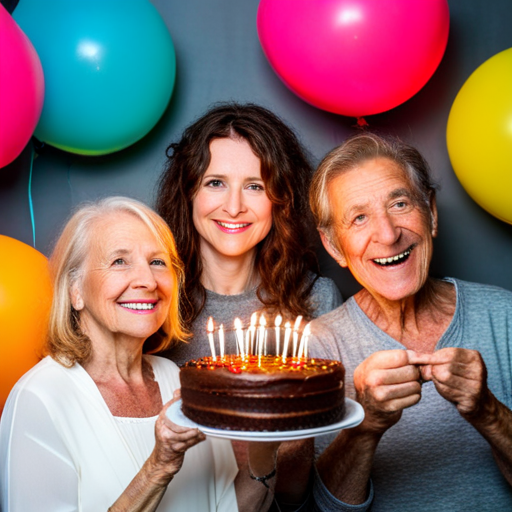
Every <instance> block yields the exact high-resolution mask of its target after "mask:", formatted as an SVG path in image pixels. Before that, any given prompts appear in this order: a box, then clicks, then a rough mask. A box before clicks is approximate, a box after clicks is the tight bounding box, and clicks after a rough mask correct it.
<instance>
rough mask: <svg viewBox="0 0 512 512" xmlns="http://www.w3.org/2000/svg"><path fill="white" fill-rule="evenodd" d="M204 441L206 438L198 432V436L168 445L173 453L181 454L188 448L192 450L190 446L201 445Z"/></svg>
mask: <svg viewBox="0 0 512 512" xmlns="http://www.w3.org/2000/svg"><path fill="white" fill-rule="evenodd" d="M205 439H206V436H205V435H204V434H203V433H201V432H199V435H197V436H195V437H193V438H191V439H187V440H185V441H183V440H181V441H174V442H172V443H171V444H170V447H171V449H172V450H173V451H175V452H178V453H181V452H185V451H187V450H188V449H189V448H192V446H195V445H196V444H199V443H202V442H203V441H204V440H205Z"/></svg>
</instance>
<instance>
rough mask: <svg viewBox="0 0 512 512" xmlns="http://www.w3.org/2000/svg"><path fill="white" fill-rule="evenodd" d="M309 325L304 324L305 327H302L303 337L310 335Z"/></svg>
mask: <svg viewBox="0 0 512 512" xmlns="http://www.w3.org/2000/svg"><path fill="white" fill-rule="evenodd" d="M310 323H311V322H310ZM310 323H309V324H306V327H304V332H303V335H304V336H309V335H310V334H311V327H309V325H310Z"/></svg>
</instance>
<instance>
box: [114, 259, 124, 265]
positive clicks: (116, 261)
mask: <svg viewBox="0 0 512 512" xmlns="http://www.w3.org/2000/svg"><path fill="white" fill-rule="evenodd" d="M125 263H126V262H125V261H124V260H123V258H117V259H116V260H114V261H113V262H112V265H116V266H118V265H124V264H125Z"/></svg>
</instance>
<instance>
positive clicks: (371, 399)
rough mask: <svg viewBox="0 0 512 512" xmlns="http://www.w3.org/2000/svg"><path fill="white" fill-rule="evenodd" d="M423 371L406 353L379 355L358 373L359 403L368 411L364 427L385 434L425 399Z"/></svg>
mask: <svg viewBox="0 0 512 512" xmlns="http://www.w3.org/2000/svg"><path fill="white" fill-rule="evenodd" d="M419 378H420V372H419V369H418V367H417V366H416V365H414V364H411V362H410V361H409V357H408V353H407V351H405V350H385V351H380V352H375V353H374V354H372V355H371V356H370V357H368V358H367V359H365V360H364V361H363V362H362V363H361V364H360V365H359V366H358V367H357V368H356V369H355V372H354V385H355V388H356V393H357V400H358V402H360V403H361V405H362V406H363V408H364V411H365V419H364V421H363V423H362V424H361V428H362V429H365V430H368V431H371V432H375V433H378V434H383V433H384V432H385V431H386V430H387V429H388V428H390V427H392V426H393V425H394V424H395V423H396V422H397V421H398V420H399V419H400V417H401V416H402V411H403V409H405V408H407V407H411V406H412V405H414V404H416V403H418V402H419V400H420V398H421V384H420V383H419Z"/></svg>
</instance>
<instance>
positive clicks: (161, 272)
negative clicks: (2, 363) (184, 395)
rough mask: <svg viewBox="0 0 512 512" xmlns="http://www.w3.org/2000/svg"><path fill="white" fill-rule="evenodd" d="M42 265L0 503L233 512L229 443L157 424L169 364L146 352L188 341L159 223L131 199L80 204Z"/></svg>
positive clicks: (264, 450)
mask: <svg viewBox="0 0 512 512" xmlns="http://www.w3.org/2000/svg"><path fill="white" fill-rule="evenodd" d="M50 266H51V270H52V274H53V279H54V299H53V305H52V311H51V318H50V327H49V336H48V343H47V347H46V350H47V353H48V356H47V357H46V358H44V359H43V360H42V361H41V362H40V363H39V364H37V365H36V366H35V367H34V368H33V369H32V370H30V371H29V372H28V373H27V374H26V375H25V376H24V377H23V378H22V379H21V380H20V381H19V382H18V383H17V384H16V386H15V387H14V389H13V390H12V392H11V394H10V396H9V399H8V401H7V404H6V407H5V409H4V412H3V416H2V421H1V424H0V461H1V465H0V472H1V474H0V477H1V478H0V509H1V510H4V511H5V512H7V511H10V512H16V511H20V512H21V511H23V512H30V511H39V510H41V509H45V510H52V511H59V510H62V511H64V510H81V511H94V512H97V511H99V510H107V509H108V510H112V511H117V510H119V511H121V510H122V511H139V510H144V511H151V510H156V509H157V507H158V510H169V511H170V510H172V511H180V510H181V511H190V510H198V511H199V510H200V511H208V510H211V511H213V510H219V511H232V510H237V497H236V495H235V489H234V479H235V476H236V474H237V467H236V462H235V459H234V457H233V455H232V453H231V450H230V447H229V442H228V441H221V440H212V439H207V440H206V441H205V437H204V435H203V434H202V433H200V432H199V431H198V430H197V429H189V428H183V427H181V426H179V425H176V424H175V423H173V422H172V421H171V420H170V419H169V418H168V416H167V412H168V409H169V406H170V405H171V404H172V403H173V402H174V401H175V400H176V399H177V398H178V396H179V394H177V393H176V390H177V389H178V388H179V378H178V373H179V370H178V368H177V366H176V365H175V364H174V363H172V362H171V361H169V360H167V359H164V358H160V357H156V356H151V355H147V352H148V351H157V350H160V349H164V348H166V347H168V346H169V344H170V343H171V342H173V341H176V340H180V339H183V338H184V337H185V335H186V332H185V331H184V329H183V327H182V323H181V320H180V317H179V314H178V303H179V291H180V288H181V286H182V283H183V268H182V265H181V262H180V260H179V259H178V256H177V253H176V248H175V245H174V240H173V237H172V235H171V232H170V231H169V228H168V227H167V225H166V224H165V222H164V221H163V220H162V219H161V218H160V217H159V216H158V215H157V214H155V213H154V212H153V211H152V210H150V209H149V208H148V207H146V206H144V205H143V204H141V203H139V202H137V201H135V200H131V199H126V198H119V197H114V198H108V199H105V200H103V201H100V202H98V203H96V204H91V205H87V206H85V207H83V208H81V209H80V210H78V212H77V213H76V214H75V215H74V216H73V217H72V218H71V220H70V221H69V223H68V224H67V225H66V227H65V229H64V231H63V233H62V235H61V237H60V239H59V241H58V242H57V245H56V247H55V250H54V252H53V255H52V257H51V259H50ZM173 396H174V398H173ZM164 404H165V405H164ZM257 448H258V451H257V452H256V450H252V451H251V450H250V454H251V455H253V453H254V457H253V458H252V459H250V462H251V467H252V469H253V471H254V472H255V473H256V474H257V475H258V474H265V473H267V472H268V471H269V470H270V469H271V468H272V467H273V464H274V457H275V452H276V448H277V446H276V445H275V444H270V443H269V444H267V443H263V444H259V445H257ZM265 491H266V490H265V489H264V488H263V487H262V491H261V493H262V494H263V495H266V492H265Z"/></svg>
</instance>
